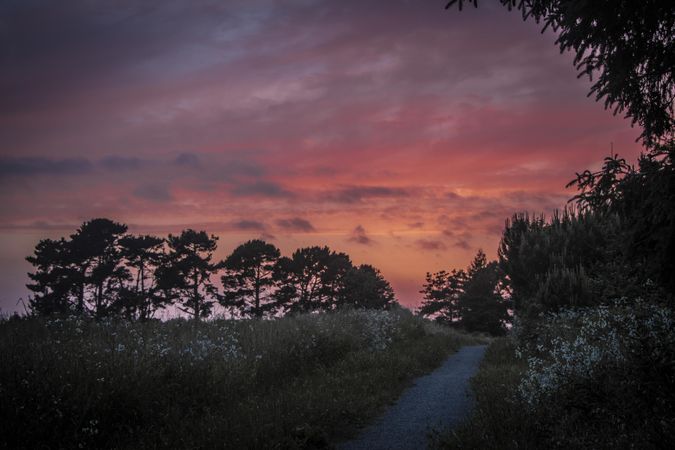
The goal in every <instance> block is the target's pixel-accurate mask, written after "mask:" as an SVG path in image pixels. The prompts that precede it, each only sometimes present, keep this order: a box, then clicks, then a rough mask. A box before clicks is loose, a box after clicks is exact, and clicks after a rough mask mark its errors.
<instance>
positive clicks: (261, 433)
mask: <svg viewBox="0 0 675 450" xmlns="http://www.w3.org/2000/svg"><path fill="white" fill-rule="evenodd" d="M472 342H475V338H471V337H467V336H465V335H462V334H459V333H457V332H454V331H452V330H449V329H447V328H441V327H439V326H436V325H433V324H431V323H429V322H426V321H423V320H421V319H419V318H417V317H414V316H413V315H412V314H410V313H409V312H408V311H405V310H396V311H390V312H376V311H342V312H338V313H330V314H313V315H304V316H296V317H287V318H283V319H279V320H274V321H226V320H214V321H210V322H205V323H194V322H190V321H185V320H172V321H168V322H159V321H156V322H149V323H128V322H122V321H119V322H114V321H113V322H105V323H97V322H92V321H83V320H81V319H77V318H70V319H52V320H38V319H22V320H5V321H3V322H1V323H0V428H1V429H0V440H1V442H0V444H1V445H0V446H4V447H9V448H78V447H79V448H321V447H325V446H326V445H327V444H328V443H330V442H336V441H339V440H340V439H343V438H345V437H348V436H350V435H353V434H354V433H355V432H356V431H357V429H358V427H359V426H360V425H362V424H364V423H366V422H367V421H368V420H369V419H371V418H372V417H373V416H374V415H376V414H377V413H378V412H379V411H381V410H382V408H384V407H385V406H386V405H387V404H388V403H390V402H391V401H393V400H394V399H395V398H396V397H397V396H398V395H399V394H400V392H401V391H402V390H403V389H404V388H405V387H406V386H407V385H408V384H409V382H410V381H411V380H412V379H413V378H415V377H417V376H419V375H421V374H423V373H426V372H429V371H430V370H432V369H433V368H435V367H436V366H438V365H439V364H440V363H441V362H442V361H443V360H444V359H445V358H446V357H447V356H448V355H449V354H450V353H452V352H453V351H455V350H456V349H457V348H459V347H460V346H461V345H463V344H467V343H472Z"/></svg>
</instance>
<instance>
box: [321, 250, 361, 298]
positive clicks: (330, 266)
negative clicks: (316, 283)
mask: <svg viewBox="0 0 675 450" xmlns="http://www.w3.org/2000/svg"><path fill="white" fill-rule="evenodd" d="M353 269H354V266H353V265H352V261H351V260H350V259H349V256H348V255H347V254H346V253H336V252H331V253H330V255H329V256H328V258H327V260H326V270H325V271H324V272H323V274H322V276H321V288H322V292H321V294H322V296H323V297H324V308H326V309H332V308H335V307H337V306H339V303H340V302H341V299H344V298H345V296H346V295H347V293H346V292H344V291H345V289H346V286H345V283H346V281H347V276H348V275H349V274H350V272H351V271H352V270H353ZM364 281H365V280H364Z"/></svg>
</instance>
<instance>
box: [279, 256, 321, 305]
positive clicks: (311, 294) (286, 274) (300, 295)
mask: <svg viewBox="0 0 675 450" xmlns="http://www.w3.org/2000/svg"><path fill="white" fill-rule="evenodd" d="M333 255H334V252H331V250H330V249H329V248H328V247H318V246H315V247H305V248H301V249H298V250H296V251H295V252H294V253H293V255H292V256H291V257H290V258H286V257H284V258H280V259H279V261H278V263H277V265H276V271H275V279H276V280H277V281H278V282H279V290H278V291H277V293H276V295H275V298H276V299H277V302H278V303H279V304H280V305H282V306H283V307H284V308H285V309H286V310H287V311H289V312H291V313H296V312H309V311H315V310H319V309H329V308H331V307H332V305H330V304H329V303H330V302H329V301H328V299H330V297H329V296H327V294H328V292H327V287H326V283H327V282H330V280H329V277H328V275H327V274H328V272H329V271H330V264H331V259H332V256H333Z"/></svg>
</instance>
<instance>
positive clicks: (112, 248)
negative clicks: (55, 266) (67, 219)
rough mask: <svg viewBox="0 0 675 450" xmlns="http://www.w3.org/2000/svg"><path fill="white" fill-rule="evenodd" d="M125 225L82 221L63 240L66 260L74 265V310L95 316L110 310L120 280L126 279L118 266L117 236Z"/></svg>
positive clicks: (116, 296) (124, 269)
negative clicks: (65, 244)
mask: <svg viewBox="0 0 675 450" xmlns="http://www.w3.org/2000/svg"><path fill="white" fill-rule="evenodd" d="M126 231H127V226H126V225H124V224H121V223H117V222H113V221H112V220H110V219H105V218H99V219H92V220H90V221H87V222H84V223H83V224H82V225H81V226H80V228H78V229H77V231H76V232H75V234H72V235H71V236H70V241H68V242H67V247H68V255H69V262H70V263H71V264H73V266H74V267H75V268H76V272H75V273H76V276H74V277H73V280H72V281H73V286H74V287H75V288H76V290H77V310H78V311H80V312H81V311H83V310H84V309H85V307H86V308H87V309H88V310H89V311H90V312H91V313H92V314H93V315H94V317H96V318H101V317H104V316H106V315H108V314H110V313H112V312H113V311H114V308H115V306H116V303H117V301H118V298H119V297H118V294H119V292H120V289H121V286H122V285H123V283H124V282H125V281H126V280H128V279H129V272H128V270H127V269H126V268H125V267H124V266H123V265H122V259H121V256H120V251H119V247H118V240H119V238H120V237H121V236H122V235H123V234H124V233H126Z"/></svg>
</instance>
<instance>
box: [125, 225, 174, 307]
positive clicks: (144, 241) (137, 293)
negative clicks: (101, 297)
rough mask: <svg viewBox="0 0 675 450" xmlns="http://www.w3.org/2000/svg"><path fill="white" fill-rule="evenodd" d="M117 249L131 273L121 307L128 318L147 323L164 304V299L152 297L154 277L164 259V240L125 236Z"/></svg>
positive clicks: (152, 237)
mask: <svg viewBox="0 0 675 450" xmlns="http://www.w3.org/2000/svg"><path fill="white" fill-rule="evenodd" d="M119 246H120V253H121V256H122V257H123V258H124V261H125V262H126V265H127V266H128V267H129V268H131V269H133V272H134V273H133V275H132V277H133V279H132V280H131V285H129V286H125V288H124V289H123V291H122V295H121V303H122V305H121V307H122V309H123V310H124V311H125V312H126V316H127V317H129V318H137V319H140V320H148V319H150V318H151V317H152V315H153V314H154V312H155V311H156V310H157V309H159V308H162V307H164V306H165V305H166V299H164V298H162V297H160V296H157V295H155V294H156V283H155V275H154V271H155V270H156V268H157V267H158V266H159V265H160V264H161V263H162V260H163V258H164V252H163V247H164V239H162V238H158V237H155V236H148V235H145V236H133V235H127V236H124V237H123V238H121V239H120V240H119Z"/></svg>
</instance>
